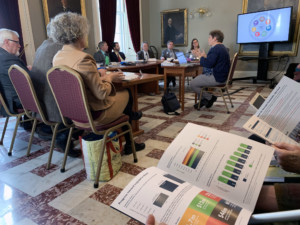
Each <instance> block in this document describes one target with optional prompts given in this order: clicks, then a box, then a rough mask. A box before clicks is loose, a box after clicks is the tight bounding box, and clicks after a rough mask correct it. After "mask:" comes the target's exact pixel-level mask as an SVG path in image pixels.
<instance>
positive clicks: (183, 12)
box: [160, 9, 188, 47]
mask: <svg viewBox="0 0 300 225" xmlns="http://www.w3.org/2000/svg"><path fill="white" fill-rule="evenodd" d="M160 15H161V46H162V47H166V46H167V42H168V41H169V40H172V41H173V42H174V45H175V46H187V38H188V37H187V33H188V32H187V31H188V28H187V26H188V24H187V9H172V10H164V11H162V12H161V13H160Z"/></svg>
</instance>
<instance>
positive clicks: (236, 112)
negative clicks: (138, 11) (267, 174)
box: [0, 82, 271, 225]
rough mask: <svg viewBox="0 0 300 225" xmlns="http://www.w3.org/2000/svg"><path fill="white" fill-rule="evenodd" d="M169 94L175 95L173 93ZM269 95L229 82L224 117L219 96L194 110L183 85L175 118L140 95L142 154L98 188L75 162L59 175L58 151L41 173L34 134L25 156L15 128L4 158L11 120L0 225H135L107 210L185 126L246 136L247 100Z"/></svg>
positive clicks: (0, 161) (2, 168)
mask: <svg viewBox="0 0 300 225" xmlns="http://www.w3.org/2000/svg"><path fill="white" fill-rule="evenodd" d="M161 87H162V85H161ZM161 91H162V88H161ZM172 91H174V92H175V93H176V94H177V93H178V89H176V88H175V89H173V90H172ZM270 91H271V90H270V89H269V88H268V87H267V85H263V84H251V83H250V82H234V83H233V85H232V87H231V88H230V90H229V92H230V93H232V94H231V97H232V100H233V104H234V108H230V112H231V113H230V114H227V113H226V108H225V106H224V103H223V100H222V98H221V97H220V98H218V100H217V102H215V104H214V105H213V107H211V108H210V109H206V108H202V109H201V110H200V111H197V110H195V109H194V108H193V105H194V93H193V92H192V91H191V90H190V87H189V86H188V85H186V94H185V111H184V112H181V111H180V110H178V112H180V115H179V116H176V115H166V114H165V113H164V112H163V110H162V105H161V103H160V100H161V96H162V94H161V95H156V96H148V95H144V94H140V95H139V98H138V101H139V110H142V111H143V117H142V118H141V120H140V128H141V129H143V130H144V134H143V135H140V136H139V137H137V138H136V141H138V142H145V143H146V149H145V150H143V151H140V152H138V153H137V155H138V163H133V158H132V155H129V156H125V155H124V156H122V160H123V166H122V168H121V171H120V172H119V173H118V174H117V176H115V177H114V178H113V179H112V180H111V181H109V182H101V183H100V185H99V188H98V189H94V187H93V182H92V181H88V180H87V179H86V173H85V169H84V164H83V160H82V159H81V158H70V157H68V160H67V165H66V172H65V173H61V172H60V167H61V164H62V159H63V153H62V152H61V150H59V149H55V151H54V154H53V158H52V166H51V169H50V170H46V166H45V165H46V162H47V158H48V151H49V146H50V141H42V140H41V139H39V138H38V136H37V135H36V137H35V138H34V140H33V145H32V150H31V152H32V154H31V155H30V157H26V149H27V143H28V140H29V135H30V133H29V132H28V131H24V129H23V128H21V127H20V128H19V129H18V133H17V137H16V141H15V145H14V148H13V154H12V156H8V155H7V152H8V149H9V146H10V141H11V136H12V132H13V128H14V124H15V119H13V118H11V119H10V121H9V125H8V129H7V131H6V135H5V138H4V145H3V146H0V224H18V225H21V224H22V225H23V224H26V225H34V224H105V225H106V224H107V225H113V224H116V225H122V224H128V225H134V224H140V223H139V222H137V221H135V220H133V219H131V218H129V217H127V216H126V215H123V214H122V213H120V212H118V211H116V210H114V209H112V208H110V204H111V203H112V202H113V200H114V199H115V198H116V196H117V195H118V194H119V193H120V192H121V190H122V189H123V188H124V187H125V186H126V185H127V184H128V183H129V181H130V180H131V179H132V178H133V177H134V176H136V175H137V174H138V173H139V172H141V171H142V170H144V169H145V168H147V167H150V166H156V165H157V163H158V161H159V159H160V157H161V156H162V154H163V153H164V150H165V149H166V148H167V147H168V145H169V144H170V143H171V142H172V140H173V139H174V138H175V137H176V135H177V134H178V133H179V132H180V131H181V129H182V128H183V127H184V126H185V125H186V123H188V122H192V123H196V124H199V125H203V126H207V127H212V128H215V129H218V130H223V131H226V132H230V133H234V134H237V135H240V136H245V137H247V136H249V133H248V132H247V131H245V130H244V129H243V128H242V125H243V124H244V123H245V122H246V121H247V119H248V118H249V117H250V116H251V115H252V114H253V113H254V112H255V110H254V109H253V108H252V107H251V106H249V104H248V103H249V100H250V99H251V98H252V97H253V96H254V94H255V93H256V92H260V93H261V94H262V95H263V96H265V97H266V96H268V94H269V93H270ZM4 121H5V120H4V118H1V119H0V130H1V131H2V129H3V126H4Z"/></svg>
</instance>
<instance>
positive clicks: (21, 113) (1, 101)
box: [0, 93, 33, 156]
mask: <svg viewBox="0 0 300 225" xmlns="http://www.w3.org/2000/svg"><path fill="white" fill-rule="evenodd" d="M0 104H1V105H2V107H3V108H4V110H5V112H6V114H7V116H6V119H5V123H4V127H3V131H2V135H1V140H0V145H3V140H4V135H5V133H6V128H7V124H8V121H9V117H16V119H17V121H16V124H15V129H14V132H13V136H12V139H11V143H10V147H9V151H8V153H7V154H8V156H11V155H12V150H13V147H14V143H15V138H16V135H17V130H18V126H19V124H20V123H22V122H27V121H31V120H32V119H26V120H23V121H22V120H21V118H22V116H24V115H25V112H24V110H23V109H18V112H17V113H11V112H10V111H9V109H8V106H7V104H6V102H5V100H4V98H3V96H2V93H0ZM32 135H33V134H32V133H31V136H30V140H29V145H28V149H27V153H28V151H30V147H31V141H32Z"/></svg>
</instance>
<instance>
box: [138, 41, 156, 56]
mask: <svg viewBox="0 0 300 225" xmlns="http://www.w3.org/2000/svg"><path fill="white" fill-rule="evenodd" d="M141 49H142V50H141V51H139V52H138V53H137V54H136V58H137V60H145V61H148V59H150V58H155V56H154V53H153V52H152V51H151V50H150V49H149V44H148V42H146V41H144V42H143V43H142V45H141Z"/></svg>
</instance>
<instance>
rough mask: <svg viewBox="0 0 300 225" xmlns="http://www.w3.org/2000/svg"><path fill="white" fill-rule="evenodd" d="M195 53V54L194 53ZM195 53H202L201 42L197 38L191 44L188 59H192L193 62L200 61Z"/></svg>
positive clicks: (187, 54)
mask: <svg viewBox="0 0 300 225" xmlns="http://www.w3.org/2000/svg"><path fill="white" fill-rule="evenodd" d="M193 52H194V53H193ZM195 52H200V45H199V41H198V39H197V38H193V40H192V42H191V49H190V50H188V51H187V53H186V57H187V58H190V59H192V60H195V59H199V58H198V57H197V56H196V55H195Z"/></svg>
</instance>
